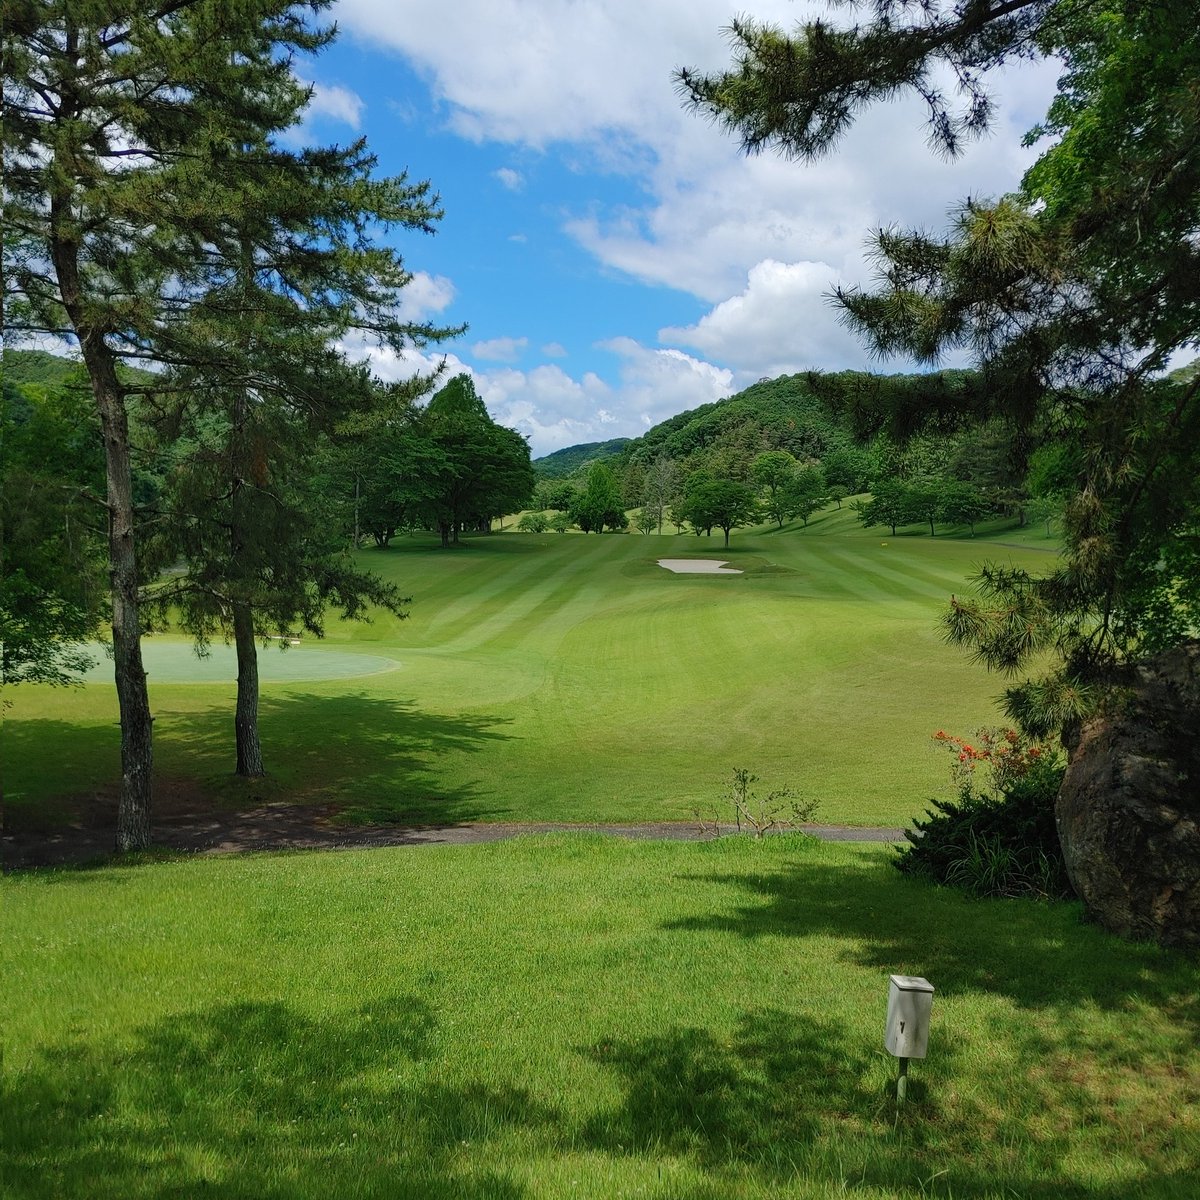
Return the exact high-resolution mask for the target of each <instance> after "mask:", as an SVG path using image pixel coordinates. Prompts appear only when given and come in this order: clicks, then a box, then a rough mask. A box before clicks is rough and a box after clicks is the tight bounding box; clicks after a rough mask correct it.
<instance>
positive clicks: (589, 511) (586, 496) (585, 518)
mask: <svg viewBox="0 0 1200 1200" xmlns="http://www.w3.org/2000/svg"><path fill="white" fill-rule="evenodd" d="M570 516H571V521H572V522H573V523H574V524H576V525H578V526H579V528H580V529H582V530H583V532H584V533H603V532H604V530H605V529H606V528H607V529H610V530H617V529H626V528H627V527H628V525H629V518H628V517H627V516H626V515H625V508H624V506H623V504H622V500H621V491H620V487H619V485H618V483H617V477H616V475H614V474H613V471H612V468H611V467H609V466H608V464H607V463H602V462H598V463H594V464H593V465H592V466H591V468H589V470H588V475H587V490H586V491H584V492H582V493H580V494H579V495H578V496H577V497H576V498H575V501H574V504H573V505H572V507H571V509H570Z"/></svg>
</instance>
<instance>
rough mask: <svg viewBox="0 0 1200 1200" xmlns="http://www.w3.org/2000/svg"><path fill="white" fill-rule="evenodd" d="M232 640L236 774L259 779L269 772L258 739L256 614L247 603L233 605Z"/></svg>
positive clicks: (245, 777)
mask: <svg viewBox="0 0 1200 1200" xmlns="http://www.w3.org/2000/svg"><path fill="white" fill-rule="evenodd" d="M233 641H234V645H235V646H236V647H237V664H238V674H237V706H236V707H235V709H234V714H233V732H234V738H235V741H236V743H237V773H238V774H239V775H240V776H242V778H244V779H258V778H259V777H260V776H263V775H265V774H266V773H267V769H266V767H264V766H263V754H262V742H261V741H260V739H259V736H258V646H257V644H256V643H255V641H254V613H253V611H252V610H251V608H250V606H249V605H248V604H243V603H235V604H234V606H233Z"/></svg>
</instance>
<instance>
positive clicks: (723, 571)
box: [658, 558, 741, 575]
mask: <svg viewBox="0 0 1200 1200" xmlns="http://www.w3.org/2000/svg"><path fill="white" fill-rule="evenodd" d="M725 563H726V560H725V559H723V558H660V559H659V560H658V565H659V566H660V567H666V568H667V570H668V571H674V572H675V573H676V574H677V575H740V574H741V571H739V570H738V569H737V567H727V566H726V565H725Z"/></svg>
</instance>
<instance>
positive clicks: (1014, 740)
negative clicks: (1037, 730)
mask: <svg viewBox="0 0 1200 1200" xmlns="http://www.w3.org/2000/svg"><path fill="white" fill-rule="evenodd" d="M934 736H935V739H936V740H937V741H939V742H941V743H943V744H944V745H946V746H947V748H948V749H950V750H951V752H952V753H953V754H954V766H953V775H954V779H955V782H956V784H957V785H958V799H957V800H953V801H945V800H931V801H930V803H931V805H932V807H931V808H930V809H929V810H928V812H927V816H926V818H925V819H924V820H916V821H914V822H913V826H914V831H912V832H908V833H906V835H905V836H906V837H907V838H908V840H909V842H910V843H911V844H910V845H908V846H905V847H903V848H902V849H901V850H900V852H899V857H898V858H897V860H896V866H897V867H898V868H899V869H900V870H901V871H903V872H904V873H905V874H909V875H917V876H920V877H922V878H926V879H931V880H934V881H935V882H937V883H944V884H948V885H950V886H951V887H957V888H961V889H962V890H963V891H966V892H969V893H970V894H971V895H974V896H1033V897H1037V898H1041V899H1062V898H1065V897H1068V896H1071V895H1072V894H1073V892H1072V888H1071V884H1070V881H1069V880H1068V878H1067V873H1066V867H1065V865H1064V863H1063V856H1062V847H1061V845H1060V843H1059V840H1058V829H1057V827H1056V826H1055V822H1054V800H1055V797H1056V796H1057V795H1058V789H1059V786H1060V785H1061V783H1062V777H1063V771H1064V770H1065V767H1064V765H1063V763H1062V760H1061V757H1060V756H1059V755H1057V754H1055V753H1053V752H1052V751H1050V750H1048V749H1047V748H1046V747H1044V746H1039V745H1030V744H1026V743H1025V742H1023V741H1022V739H1021V738H1020V735H1018V734H1017V733H1016V732H1015V731H1013V730H1004V731H995V730H981V731H980V733H979V735H978V736H977V738H976V739H975V741H974V742H967V741H965V740H964V739H962V738H955V737H951V736H949V735H947V734H945V733H942V732H940V731H939V733H937V734H935V735H934ZM981 771H983V772H984V773H985V774H987V775H989V776H990V790H988V791H985V790H982V789H981V788H980V787H979V784H978V780H979V773H980V772H981Z"/></svg>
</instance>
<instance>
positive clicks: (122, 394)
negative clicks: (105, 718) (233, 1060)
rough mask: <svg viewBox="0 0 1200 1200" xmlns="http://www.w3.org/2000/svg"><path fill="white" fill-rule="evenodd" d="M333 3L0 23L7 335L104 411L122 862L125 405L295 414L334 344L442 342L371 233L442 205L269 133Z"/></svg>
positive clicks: (130, 842)
mask: <svg viewBox="0 0 1200 1200" xmlns="http://www.w3.org/2000/svg"><path fill="white" fill-rule="evenodd" d="M328 7H329V5H328V3H327V0H306V2H292V0H246V2H244V3H238V4H229V3H225V2H224V0H172V2H171V3H164V4H159V3H149V2H147V0H123V2H122V3H117V4H93V3H77V2H76V0H47V2H45V3H36V4H35V3H30V2H28V0H21V2H18V3H14V4H10V5H6V7H5V14H4V25H3V43H2V50H3V67H4V78H5V88H4V97H3V150H4V168H5V179H4V183H5V240H4V271H3V286H4V304H5V313H4V315H5V323H6V327H7V328H8V330H10V331H13V332H15V333H17V334H18V335H27V336H28V335H38V334H50V335H52V336H55V337H59V338H63V339H65V340H68V341H72V342H74V343H76V344H77V345H78V347H79V350H80V355H81V358H82V360H83V364H84V367H85V369H86V372H87V375H88V380H89V384H90V388H91V392H92V396H93V401H94V404H95V410H96V413H97V415H98V418H99V434H100V442H101V444H102V445H103V448H104V454H105V480H106V484H105V504H106V506H107V509H108V517H109V520H108V527H109V539H108V557H109V566H110V577H111V582H112V612H113V620H112V629H113V657H114V674H115V678H116V685H117V694H118V700H119V706H120V713H121V739H122V779H123V783H122V792H121V798H120V805H119V810H118V831H117V844H118V848H119V849H133V848H138V847H142V846H144V845H146V844H147V843H148V840H149V834H150V826H149V813H150V790H151V783H150V781H151V776H152V739H151V713H150V706H149V699H148V694H147V689H146V679H145V671H144V669H143V665H142V659H141V645H140V641H141V633H142V629H143V625H144V614H143V611H142V607H141V588H142V585H143V583H144V573H145V570H146V567H147V565H148V564H147V563H146V562H144V561H142V557H143V545H142V542H143V539H142V536H141V532H142V531H141V528H140V523H141V517H142V515H143V514H142V513H141V511H140V508H139V505H138V503H137V501H136V498H135V495H134V488H133V467H132V457H133V455H134V452H135V449H136V448H135V447H134V445H133V442H132V439H131V432H130V416H131V412H130V409H131V403H134V402H136V404H137V405H138V406H139V408H140V409H141V410H142V413H141V414H140V415H145V413H146V412H148V411H153V410H155V408H156V406H157V407H158V415H161V416H164V417H166V418H168V419H169V418H170V416H171V413H170V411H169V409H170V405H169V404H167V403H165V402H164V397H168V396H170V397H171V402H172V403H174V402H175V401H176V400H177V399H178V398H179V397H180V396H182V395H184V394H185V393H186V394H187V395H189V396H190V397H191V398H192V400H193V401H194V403H195V405H197V406H199V407H200V408H204V407H205V406H206V405H207V404H208V403H209V400H210V399H211V398H213V397H218V398H219V399H217V400H216V401H215V404H216V408H221V407H222V406H225V405H227V404H230V403H237V402H238V401H237V400H236V399H235V398H236V397H237V396H241V397H242V399H243V401H245V400H247V398H249V401H250V402H251V403H266V401H267V398H268V397H270V398H271V400H272V402H279V401H280V400H281V399H284V398H286V400H285V402H286V404H287V405H289V406H291V408H292V409H293V410H295V411H296V412H299V411H300V410H303V409H305V408H306V407H309V406H311V404H312V402H313V400H314V397H316V396H318V395H321V394H322V391H323V389H322V387H321V381H322V380H323V379H324V378H325V377H326V375H327V370H326V368H327V367H329V366H330V365H331V363H332V360H334V359H336V352H335V351H334V349H333V348H332V343H333V342H334V340H335V339H337V338H338V337H339V336H340V335H343V334H345V333H348V332H350V331H358V332H359V333H360V334H362V335H363V336H366V337H369V338H370V339H372V340H374V341H376V342H377V343H379V344H382V345H385V346H390V347H392V348H393V349H400V348H402V347H404V346H407V345H410V344H412V343H413V342H414V341H415V342H421V341H424V340H426V339H429V338H436V337H437V336H439V335H440V333H441V332H442V331H438V330H435V329H432V328H428V327H425V326H414V325H411V324H408V323H406V322H404V321H403V319H402V318H401V316H400V305H399V299H400V293H401V291H402V290H403V288H404V287H405V285H406V284H407V283H408V282H409V279H410V276H409V274H408V272H407V271H406V269H405V267H404V264H403V261H402V259H401V257H400V255H399V253H398V252H397V251H396V250H395V249H394V248H392V247H390V246H387V245H384V244H382V242H381V241H380V240H379V236H378V235H379V233H380V232H381V231H387V230H390V229H413V230H418V231H421V230H426V231H427V230H430V229H432V227H433V225H434V223H435V222H436V221H437V219H438V217H439V215H440V210H439V208H438V205H437V200H436V197H434V196H433V195H432V193H431V191H430V189H429V187H428V185H427V184H424V183H418V184H411V183H409V182H408V181H407V180H406V179H405V178H403V177H399V178H395V179H376V178H375V177H374V166H375V163H374V159H373V158H372V157H371V155H370V154H369V152H368V151H367V148H366V146H365V144H364V143H363V142H361V141H360V142H355V143H352V144H351V145H349V146H346V147H327V148H306V149H302V150H291V149H288V148H287V146H286V145H285V144H284V143H283V142H282V141H281V140H280V135H282V134H284V133H286V132H287V131H288V130H291V129H292V128H294V127H295V126H296V125H297V124H298V123H299V122H300V120H301V118H302V114H303V111H304V108H305V106H306V105H307V103H308V101H309V99H310V95H311V92H310V89H309V87H308V86H307V85H306V84H305V83H304V82H303V81H302V80H301V79H300V78H299V77H298V75H297V74H296V56H297V55H302V54H310V53H315V52H317V51H319V50H320V49H322V48H323V47H324V46H326V45H327V44H328V43H329V42H330V40H331V39H332V38H333V37H334V35H335V32H336V31H335V29H334V27H333V26H331V25H327V24H323V23H322V22H321V20H320V19H319V18H320V14H321V13H322V12H323V11H324V10H325V9H327V8H328ZM129 360H146V361H147V362H151V363H153V364H155V365H156V367H158V368H162V367H168V368H171V371H170V373H167V374H164V375H162V376H161V377H160V378H157V379H155V380H154V381H152V382H149V383H147V382H137V383H134V382H131V381H130V380H129V379H128V377H127V376H123V375H122V374H121V373H120V371H119V370H118V368H119V366H120V365H121V364H122V363H123V362H126V361H129ZM212 411H215V409H214V410H212ZM234 424H236V422H235V423H234ZM231 445H232V444H231ZM240 453H241V451H240V450H239V451H238V452H237V453H235V454H233V455H232V456H231V457H234V458H238V457H239V455H240ZM246 477H247V476H246V473H245V472H244V471H243V472H241V473H240V474H237V475H236V479H242V480H244V479H245V478H246ZM231 486H236V483H235V481H232V480H231Z"/></svg>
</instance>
